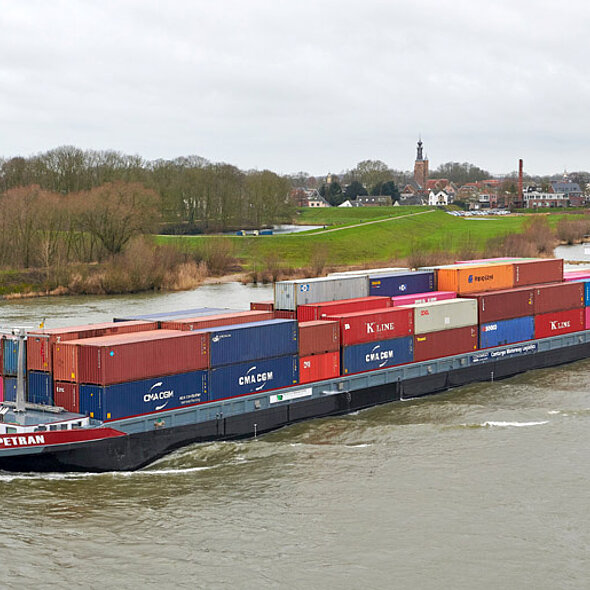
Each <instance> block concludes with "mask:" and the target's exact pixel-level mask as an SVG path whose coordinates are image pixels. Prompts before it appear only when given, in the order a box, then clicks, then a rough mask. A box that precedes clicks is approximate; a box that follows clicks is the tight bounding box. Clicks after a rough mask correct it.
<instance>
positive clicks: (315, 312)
mask: <svg viewBox="0 0 590 590" xmlns="http://www.w3.org/2000/svg"><path fill="white" fill-rule="evenodd" d="M384 307H391V298H390V297H358V298H356V299H344V300H343V301H329V302H325V303H312V304H309V305H300V306H299V307H298V308H297V320H298V321H300V322H311V321H313V320H321V319H324V318H326V317H328V316H331V315H335V314H339V313H352V312H354V311H369V310H370V309H383V308H384Z"/></svg>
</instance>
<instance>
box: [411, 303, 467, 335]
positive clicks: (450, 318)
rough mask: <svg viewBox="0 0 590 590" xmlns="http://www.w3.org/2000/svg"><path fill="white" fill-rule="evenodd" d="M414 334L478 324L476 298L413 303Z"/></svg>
mask: <svg viewBox="0 0 590 590" xmlns="http://www.w3.org/2000/svg"><path fill="white" fill-rule="evenodd" d="M410 309H413V310H414V334H427V333H428V332H440V331H441V330H453V329H454V328H462V327H464V326H473V325H474V324H477V301H476V300H475V299H448V300H446V301H433V302H432V303H420V304H417V305H413V306H411V307H410Z"/></svg>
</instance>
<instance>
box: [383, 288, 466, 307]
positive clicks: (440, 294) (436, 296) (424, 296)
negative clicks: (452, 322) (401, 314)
mask: <svg viewBox="0 0 590 590" xmlns="http://www.w3.org/2000/svg"><path fill="white" fill-rule="evenodd" d="M456 298H457V293H455V292H454V291H431V292H430V293H414V294H412V295H398V296H397V297H392V298H391V302H392V303H393V305H394V306H398V305H413V304H414V303H430V302H431V301H445V300H446V299H456Z"/></svg>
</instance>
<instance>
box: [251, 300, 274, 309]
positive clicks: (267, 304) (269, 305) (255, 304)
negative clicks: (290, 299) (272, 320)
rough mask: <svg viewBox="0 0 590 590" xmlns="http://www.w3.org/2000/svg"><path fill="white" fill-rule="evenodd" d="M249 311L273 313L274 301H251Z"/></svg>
mask: <svg viewBox="0 0 590 590" xmlns="http://www.w3.org/2000/svg"><path fill="white" fill-rule="evenodd" d="M250 309H251V310H256V311H274V309H275V302H274V301H251V302H250Z"/></svg>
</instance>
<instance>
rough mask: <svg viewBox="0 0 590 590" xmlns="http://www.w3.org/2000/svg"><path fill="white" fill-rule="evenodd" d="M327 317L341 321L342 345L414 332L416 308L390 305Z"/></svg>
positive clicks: (387, 338) (408, 334)
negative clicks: (384, 307)
mask: <svg viewBox="0 0 590 590" xmlns="http://www.w3.org/2000/svg"><path fill="white" fill-rule="evenodd" d="M326 319H329V320H337V321H338V322H340V343H341V344H342V346H350V345H351V344H362V343H363V342H376V341H378V340H389V339H390V338H403V337H404V336H411V335H412V334H413V333H414V308H412V307H390V308H389V309H379V310H375V311H358V312H355V313H343V314H338V315H332V316H330V317H328V318H326Z"/></svg>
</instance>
